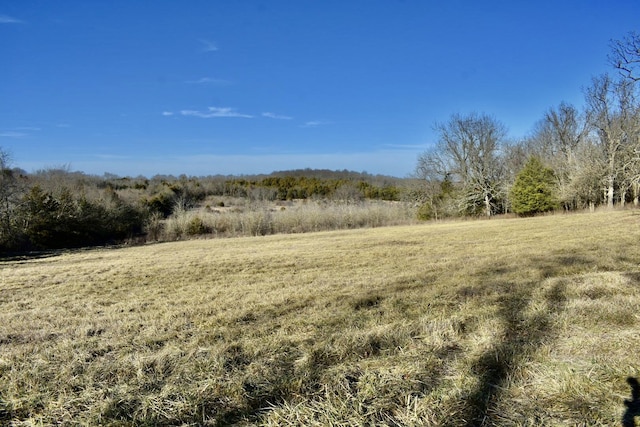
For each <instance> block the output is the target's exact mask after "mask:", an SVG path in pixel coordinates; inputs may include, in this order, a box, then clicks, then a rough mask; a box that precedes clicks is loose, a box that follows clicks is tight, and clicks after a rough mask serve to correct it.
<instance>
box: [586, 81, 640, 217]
mask: <svg viewBox="0 0 640 427" xmlns="http://www.w3.org/2000/svg"><path fill="white" fill-rule="evenodd" d="M633 89H634V88H633V84H632V83H629V82H626V81H622V82H615V81H614V80H612V79H611V77H610V76H609V75H607V74H604V75H601V76H599V77H594V78H593V80H592V84H591V86H590V87H589V88H588V89H587V91H586V101H587V111H588V112H589V119H590V125H591V126H592V129H593V130H594V131H595V133H596V134H597V136H598V139H599V142H600V145H601V147H602V151H603V153H604V156H605V165H606V166H605V168H606V171H605V182H604V195H605V200H606V203H607V206H608V207H613V204H614V193H615V191H616V187H617V186H618V187H619V184H620V172H621V170H622V165H623V161H624V156H623V154H624V153H625V152H628V151H629V149H630V147H632V145H635V143H636V142H637V141H636V140H637V132H636V128H637V106H636V102H635V97H634V93H633V92H634V91H633Z"/></svg>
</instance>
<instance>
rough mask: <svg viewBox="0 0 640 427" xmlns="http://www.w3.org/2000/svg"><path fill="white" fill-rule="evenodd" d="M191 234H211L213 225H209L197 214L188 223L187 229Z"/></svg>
mask: <svg viewBox="0 0 640 427" xmlns="http://www.w3.org/2000/svg"><path fill="white" fill-rule="evenodd" d="M185 231H186V233H187V234H188V235H189V236H198V235H201V234H209V233H211V227H209V226H207V225H206V224H205V223H204V222H203V221H202V218H200V217H199V216H196V217H194V218H192V219H191V221H189V223H188V224H187V229H186V230H185Z"/></svg>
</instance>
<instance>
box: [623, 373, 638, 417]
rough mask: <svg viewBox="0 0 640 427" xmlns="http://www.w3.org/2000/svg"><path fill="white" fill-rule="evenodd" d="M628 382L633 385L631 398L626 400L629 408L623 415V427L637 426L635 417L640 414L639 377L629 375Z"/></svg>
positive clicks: (625, 404) (625, 403) (625, 402)
mask: <svg viewBox="0 0 640 427" xmlns="http://www.w3.org/2000/svg"><path fill="white" fill-rule="evenodd" d="M627 384H629V386H631V399H627V400H625V401H624V406H626V407H627V410H626V411H625V412H624V415H623V416H622V427H635V425H636V421H635V418H636V417H639V416H640V383H638V379H637V378H634V377H629V378H627Z"/></svg>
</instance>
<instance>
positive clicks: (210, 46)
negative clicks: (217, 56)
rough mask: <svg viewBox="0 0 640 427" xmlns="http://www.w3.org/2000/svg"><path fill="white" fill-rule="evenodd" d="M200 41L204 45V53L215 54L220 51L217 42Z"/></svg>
mask: <svg viewBox="0 0 640 427" xmlns="http://www.w3.org/2000/svg"><path fill="white" fill-rule="evenodd" d="M198 41H199V42H200V43H202V51H203V52H215V51H217V50H218V45H216V44H215V42H212V41H210V40H205V39H200V40H198Z"/></svg>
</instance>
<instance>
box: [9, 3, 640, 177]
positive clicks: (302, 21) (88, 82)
mask: <svg viewBox="0 0 640 427" xmlns="http://www.w3.org/2000/svg"><path fill="white" fill-rule="evenodd" d="M639 27H640V2H638V1H637V0H626V1H625V0H609V1H604V0H603V1H589V0H582V1H577V0H568V1H559V0H554V1H548V0H538V1H518V0H510V1H499V0H486V1H480V0H475V1H462V0H457V1H456V0H453V1H444V0H442V1H427V0H404V1H402V0H357V1H356V0H353V1H350V0H341V1H336V0H323V1H319V0H318V1H311V0H287V1H285V0H281V1H279V0H271V1H266V0H265V1H252V0H242V1H241V0H237V1H236V0H233V1H232V0H210V1H198V0H193V1H186V2H179V1H163V0H156V1H153V2H143V1H121V0H110V1H92V0H83V1H75V0H65V1H34V0H4V1H3V2H2V3H0V55H1V58H2V59H1V64H2V65H0V147H1V148H2V149H4V150H5V151H8V152H9V153H10V154H11V156H12V158H13V164H14V165H15V166H17V167H21V168H23V169H26V170H27V171H34V170H37V169H41V168H46V167H59V166H62V165H68V166H70V167H71V169H72V170H80V171H84V172H87V173H91V174H97V175H101V174H103V173H104V172H110V173H115V174H119V175H130V176H136V175H146V176H153V175H155V174H174V175H179V174H183V173H184V174H187V175H210V174H212V175H213V174H234V175H240V174H254V173H269V172H272V171H274V170H286V169H298V168H307V167H310V168H323V169H349V170H354V171H366V172H369V173H380V174H388V175H395V176H399V177H404V176H407V175H409V174H411V173H412V172H413V169H414V167H415V164H416V159H417V156H418V155H419V154H420V153H421V152H423V151H424V150H425V149H426V148H427V147H428V146H429V144H432V143H433V142H435V139H436V138H437V135H435V133H434V131H433V125H434V123H435V122H437V121H440V122H442V121H446V120H447V119H448V118H449V117H450V116H451V114H453V113H462V114H466V113H470V112H480V113H487V114H490V115H492V116H494V117H495V118H496V119H498V120H500V121H501V122H503V123H504V124H505V125H506V126H507V128H508V129H509V134H510V137H511V138H514V139H518V138H522V137H523V136H525V135H526V134H527V133H529V132H530V131H531V129H532V127H533V125H534V124H535V122H536V121H537V120H539V119H540V118H541V117H542V116H543V114H544V112H545V111H546V110H547V109H549V108H550V107H554V106H557V105H558V104H559V103H560V102H562V101H566V102H570V103H573V104H575V105H576V106H578V107H581V106H582V104H583V95H582V93H583V92H582V88H583V87H585V86H587V85H589V83H590V80H591V77H592V76H595V75H598V74H601V73H603V72H613V71H612V70H611V67H610V66H609V65H608V64H607V53H608V51H609V41H610V39H620V38H622V37H624V35H625V34H626V33H627V32H629V31H631V30H636V31H637V30H639V29H640V28H639Z"/></svg>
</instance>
